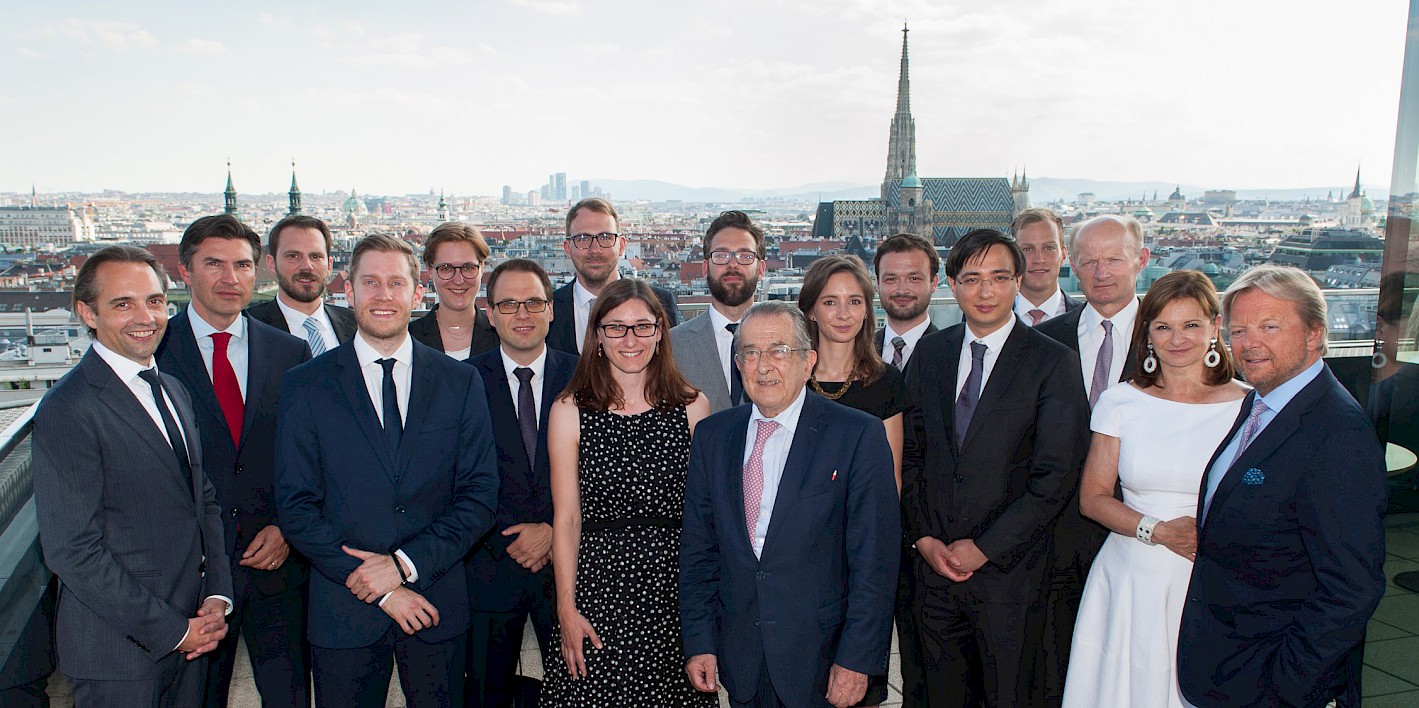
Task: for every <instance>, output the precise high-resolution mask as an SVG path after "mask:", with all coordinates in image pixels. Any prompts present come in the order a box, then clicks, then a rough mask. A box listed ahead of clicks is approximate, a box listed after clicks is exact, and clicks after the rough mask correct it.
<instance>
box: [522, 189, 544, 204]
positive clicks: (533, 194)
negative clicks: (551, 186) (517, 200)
mask: <svg viewBox="0 0 1419 708" xmlns="http://www.w3.org/2000/svg"><path fill="white" fill-rule="evenodd" d="M542 191H543V192H545V191H547V188H546V187H543V188H542ZM527 206H542V192H539V191H537V190H535V189H534V190H531V191H529V192H528V193H527Z"/></svg>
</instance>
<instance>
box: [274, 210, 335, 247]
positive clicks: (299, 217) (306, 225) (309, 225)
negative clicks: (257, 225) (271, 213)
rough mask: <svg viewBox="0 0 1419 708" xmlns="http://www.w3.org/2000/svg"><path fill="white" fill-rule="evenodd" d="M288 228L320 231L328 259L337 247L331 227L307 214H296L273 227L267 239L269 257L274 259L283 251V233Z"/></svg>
mask: <svg viewBox="0 0 1419 708" xmlns="http://www.w3.org/2000/svg"><path fill="white" fill-rule="evenodd" d="M287 228H297V229H315V230H316V231H319V232H320V235H321V237H322V238H324V239H325V255H326V256H327V257H328V256H329V255H330V251H331V250H332V249H333V248H334V246H335V239H333V238H332V237H331V236H330V227H329V226H326V225H325V222H324V221H321V220H320V219H317V218H315V217H313V216H306V215H305V214H294V215H292V216H288V217H286V218H284V219H281V220H280V221H278V222H276V225H275V226H272V227H271V234H270V235H269V236H267V237H266V254H267V255H269V256H271V257H272V258H274V257H276V254H277V252H278V251H280V250H281V232H282V231H285V230H286V229H287Z"/></svg>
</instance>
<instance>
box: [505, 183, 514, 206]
mask: <svg viewBox="0 0 1419 708" xmlns="http://www.w3.org/2000/svg"><path fill="white" fill-rule="evenodd" d="M511 203H512V185H508V184H505V185H503V204H511Z"/></svg>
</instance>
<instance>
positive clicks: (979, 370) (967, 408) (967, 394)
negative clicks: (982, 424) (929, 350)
mask: <svg viewBox="0 0 1419 708" xmlns="http://www.w3.org/2000/svg"><path fill="white" fill-rule="evenodd" d="M985 349H986V346H985V345H984V344H982V343H980V342H971V373H970V374H969V375H968V376H966V385H965V386H962V387H961V395H959V396H957V397H956V416H955V417H956V447H958V448H959V447H961V446H962V445H964V444H965V442H966V430H968V429H969V428H970V427H971V416H973V415H975V413H976V404H977V403H979V402H980V384H981V380H982V379H984V378H985Z"/></svg>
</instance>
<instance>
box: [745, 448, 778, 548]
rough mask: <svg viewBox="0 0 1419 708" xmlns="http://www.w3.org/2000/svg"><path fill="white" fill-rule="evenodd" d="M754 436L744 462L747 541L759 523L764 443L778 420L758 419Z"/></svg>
mask: <svg viewBox="0 0 1419 708" xmlns="http://www.w3.org/2000/svg"><path fill="white" fill-rule="evenodd" d="M758 423H759V431H758V433H757V434H756V435H755V436H754V449H753V451H752V452H750V453H749V461H748V462H746V463H744V522H745V524H746V525H748V527H749V543H750V545H752V544H753V543H754V529H755V528H756V527H758V525H759V503H760V502H761V501H763V498H764V445H765V444H766V443H768V441H769V436H770V435H773V434H774V431H775V430H778V421H773V420H760V421H758Z"/></svg>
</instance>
